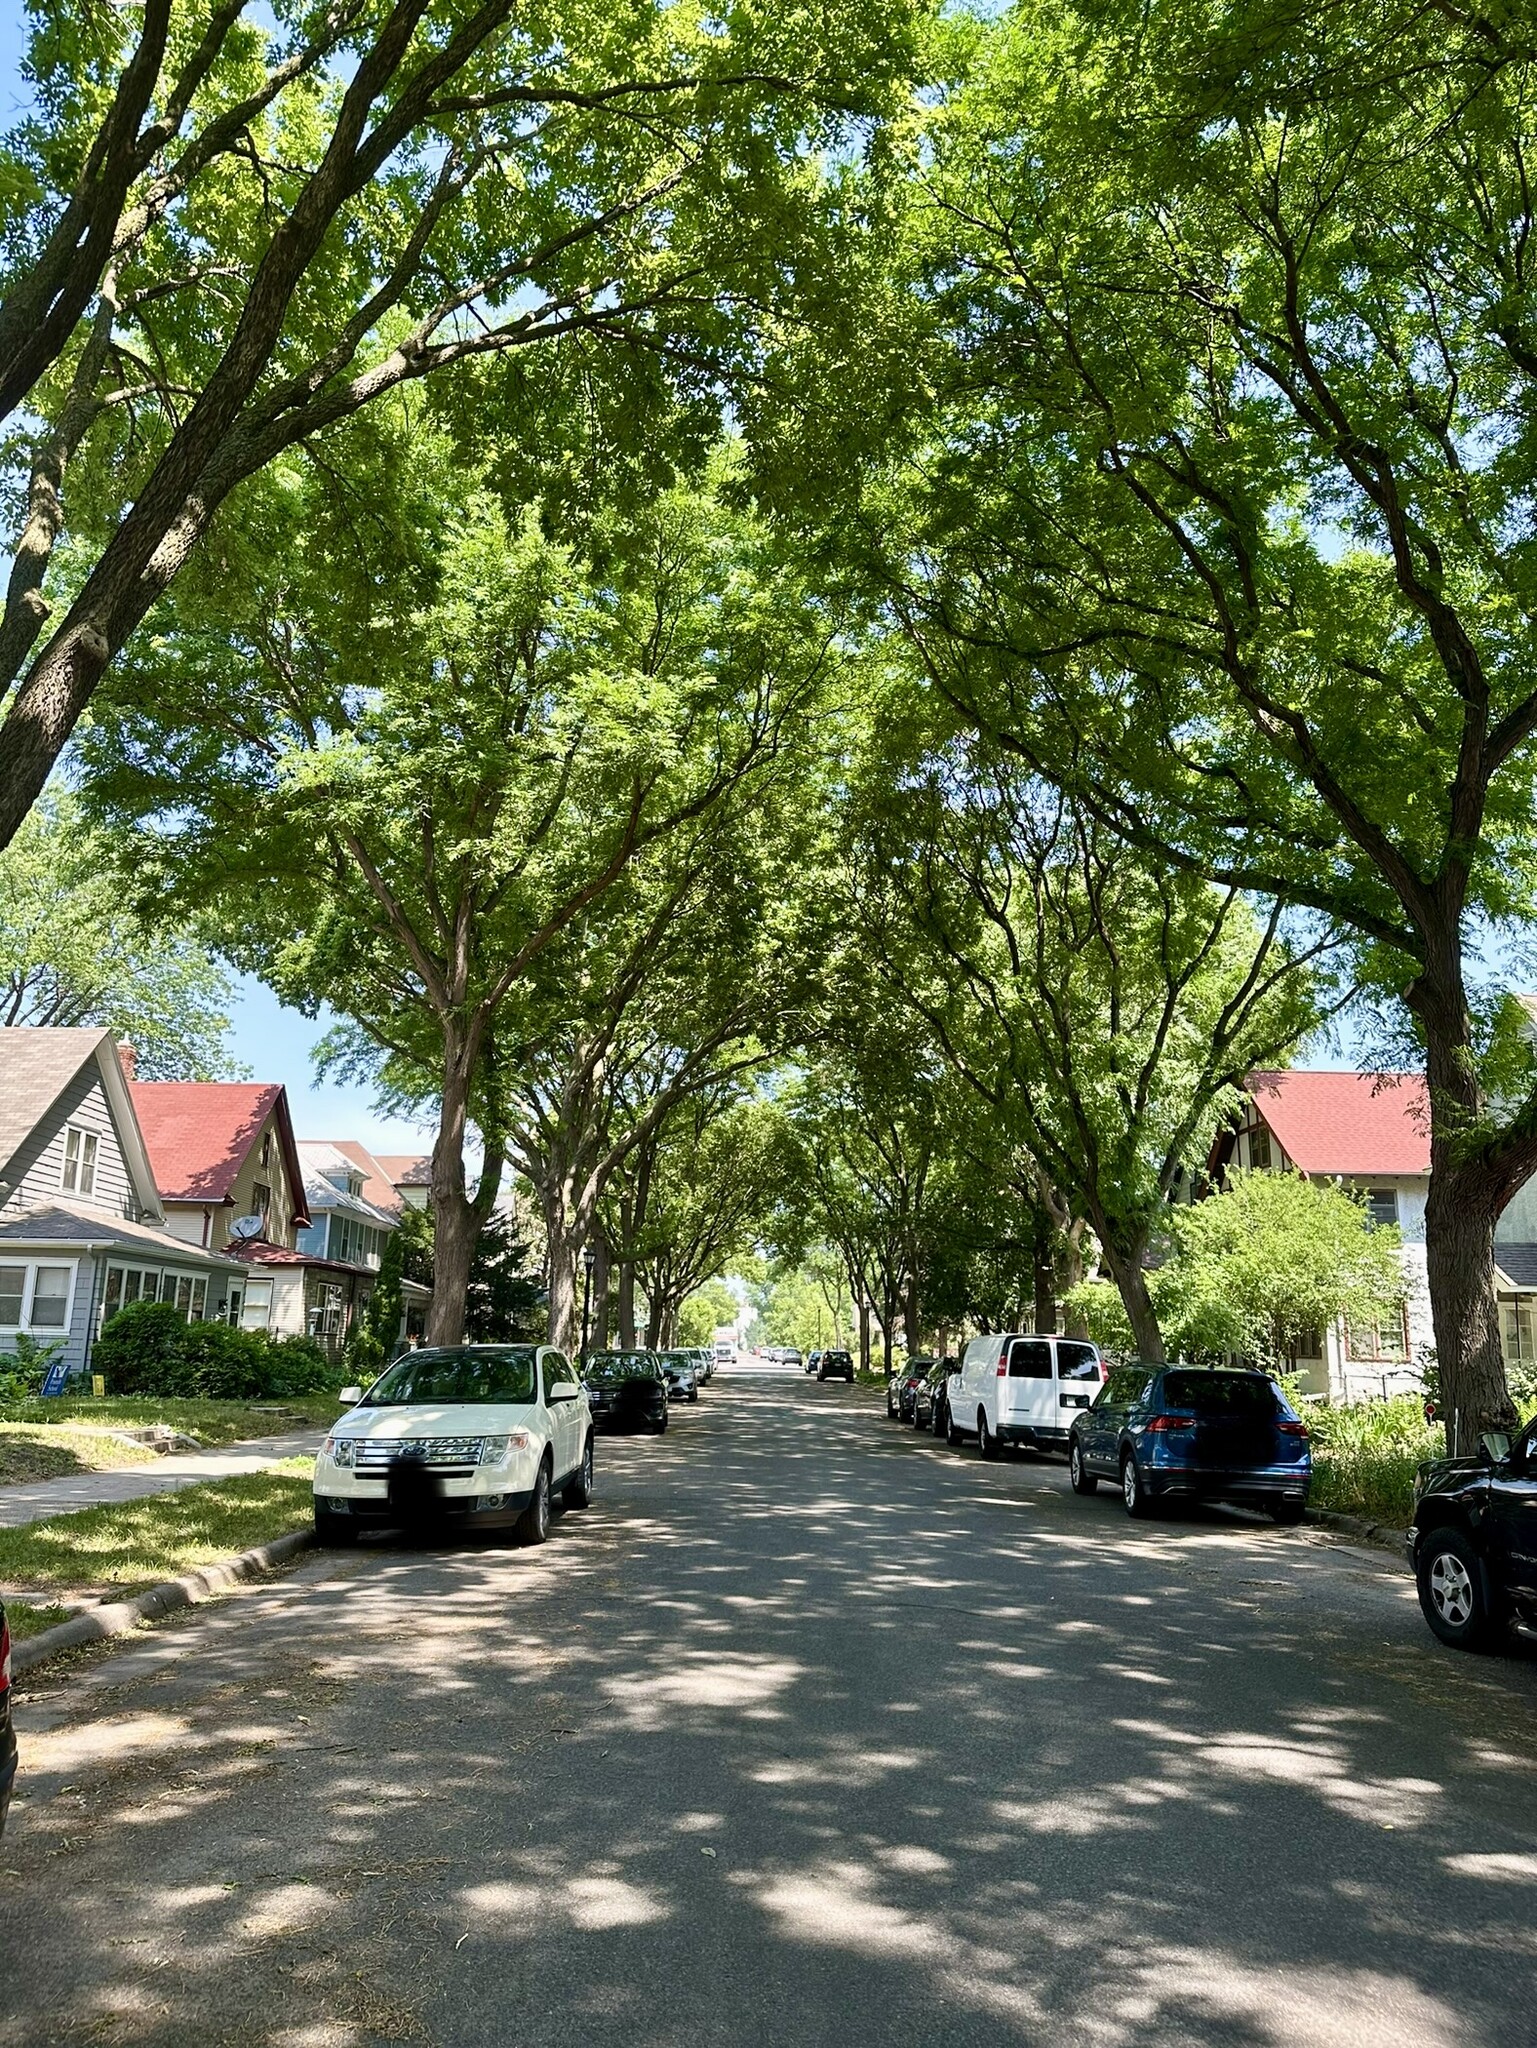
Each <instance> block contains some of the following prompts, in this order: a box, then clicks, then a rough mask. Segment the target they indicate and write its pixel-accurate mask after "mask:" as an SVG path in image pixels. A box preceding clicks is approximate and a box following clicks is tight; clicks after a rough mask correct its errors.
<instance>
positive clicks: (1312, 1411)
mask: <svg viewBox="0 0 1537 2048" xmlns="http://www.w3.org/2000/svg"><path fill="white" fill-rule="evenodd" d="M1305 1412H1306V1414H1307V1420H1308V1428H1309V1429H1310V1430H1311V1432H1312V1437H1313V1487H1312V1492H1311V1494H1310V1496H1309V1498H1310V1499H1311V1501H1312V1504H1313V1506H1314V1507H1315V1508H1334V1509H1336V1510H1338V1511H1339V1512H1340V1513H1342V1514H1348V1515H1365V1516H1367V1517H1368V1518H1370V1519H1373V1520H1378V1521H1386V1522H1401V1523H1402V1524H1403V1525H1404V1526H1405V1527H1406V1528H1407V1526H1408V1522H1409V1514H1410V1511H1411V1509H1412V1507H1413V1505H1414V1474H1415V1471H1416V1468H1417V1467H1418V1466H1419V1465H1421V1464H1422V1463H1423V1462H1424V1460H1425V1459H1426V1458H1439V1457H1443V1456H1444V1455H1445V1452H1446V1433H1445V1431H1444V1430H1443V1429H1442V1428H1441V1427H1440V1425H1439V1424H1432V1423H1428V1422H1427V1421H1426V1420H1425V1410H1424V1404H1423V1402H1422V1401H1421V1400H1420V1398H1419V1397H1418V1396H1416V1395H1412V1394H1400V1395H1397V1396H1395V1397H1394V1398H1393V1399H1392V1400H1388V1401H1350V1402H1345V1403H1342V1404H1341V1405H1340V1406H1339V1407H1337V1408H1335V1407H1330V1406H1328V1405H1327V1404H1320V1405H1318V1406H1316V1407H1315V1406H1309V1407H1308V1408H1307V1410H1306V1411H1305Z"/></svg>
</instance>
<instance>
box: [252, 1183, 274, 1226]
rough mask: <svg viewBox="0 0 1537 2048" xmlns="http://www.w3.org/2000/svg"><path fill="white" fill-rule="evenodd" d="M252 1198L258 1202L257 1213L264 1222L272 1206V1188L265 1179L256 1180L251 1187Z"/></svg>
mask: <svg viewBox="0 0 1537 2048" xmlns="http://www.w3.org/2000/svg"><path fill="white" fill-rule="evenodd" d="M251 1199H252V1201H253V1202H254V1203H255V1204H256V1213H257V1215H258V1216H260V1218H261V1220H262V1222H263V1224H265V1223H266V1221H267V1217H268V1215H269V1213H270V1211H271V1208H272V1190H271V1188H269V1187H268V1186H267V1185H266V1184H265V1182H263V1181H255V1182H253V1183H252V1187H251Z"/></svg>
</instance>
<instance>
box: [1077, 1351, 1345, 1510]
mask: <svg viewBox="0 0 1537 2048" xmlns="http://www.w3.org/2000/svg"><path fill="white" fill-rule="evenodd" d="M1067 1462H1068V1474H1069V1477H1070V1478H1071V1480H1072V1485H1073V1491H1074V1492H1075V1493H1093V1491H1094V1490H1095V1488H1096V1487H1097V1486H1098V1484H1099V1482H1100V1480H1101V1479H1102V1478H1104V1479H1112V1480H1118V1481H1119V1483H1120V1488H1121V1498H1122V1500H1123V1502H1124V1503H1125V1507H1126V1512H1127V1513H1128V1514H1129V1515H1146V1514H1149V1513H1151V1512H1152V1509H1153V1507H1154V1505H1155V1503H1157V1502H1158V1501H1160V1500H1163V1499H1167V1498H1170V1497H1171V1496H1175V1495H1178V1496H1181V1497H1183V1498H1184V1499H1187V1500H1211V1501H1217V1500H1221V1501H1229V1502H1232V1503H1234V1504H1236V1505H1238V1506H1243V1507H1263V1508H1267V1509H1268V1510H1269V1511H1270V1513H1271V1514H1272V1515H1273V1516H1274V1517H1275V1519H1276V1521H1278V1522H1300V1521H1301V1520H1302V1516H1303V1511H1304V1509H1305V1508H1306V1506H1307V1497H1308V1486H1309V1484H1310V1482H1311V1480H1312V1476H1313V1458H1312V1450H1311V1446H1310V1445H1309V1442H1308V1430H1307V1424H1306V1423H1305V1422H1304V1421H1303V1420H1302V1418H1301V1417H1300V1416H1299V1415H1298V1414H1297V1412H1296V1410H1295V1409H1294V1408H1293V1407H1292V1406H1291V1403H1290V1402H1289V1401H1288V1400H1287V1398H1286V1396H1285V1395H1284V1394H1283V1393H1282V1392H1281V1389H1280V1388H1279V1387H1278V1386H1277V1385H1276V1383H1275V1381H1274V1380H1272V1379H1270V1378H1269V1377H1268V1376H1267V1375H1266V1374H1265V1373H1262V1372H1238V1371H1231V1370H1229V1369H1227V1368H1226V1367H1222V1368H1216V1369H1206V1368H1203V1367H1200V1366H1189V1365H1178V1366H1146V1365H1131V1366H1117V1367H1116V1369H1115V1370H1114V1371H1113V1372H1112V1373H1111V1375H1110V1377H1109V1379H1108V1380H1106V1382H1105V1384H1104V1386H1103V1387H1102V1388H1101V1389H1100V1392H1099V1396H1098V1398H1097V1399H1096V1401H1095V1402H1094V1405H1093V1406H1092V1407H1091V1408H1088V1409H1086V1410H1085V1411H1084V1412H1083V1413H1082V1414H1080V1415H1078V1416H1077V1417H1076V1418H1075V1419H1074V1422H1073V1429H1072V1442H1071V1443H1070V1445H1069V1447H1068V1456H1067Z"/></svg>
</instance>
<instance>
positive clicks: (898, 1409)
mask: <svg viewBox="0 0 1537 2048" xmlns="http://www.w3.org/2000/svg"><path fill="white" fill-rule="evenodd" d="M901 1415H902V1375H901V1373H899V1372H895V1371H893V1372H889V1373H887V1375H886V1420H887V1421H888V1422H897V1421H899V1420H900V1419H901Z"/></svg>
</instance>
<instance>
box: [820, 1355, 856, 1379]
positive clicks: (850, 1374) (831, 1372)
mask: <svg viewBox="0 0 1537 2048" xmlns="http://www.w3.org/2000/svg"><path fill="white" fill-rule="evenodd" d="M817 1378H818V1379H819V1380H847V1381H849V1383H850V1384H851V1385H852V1383H853V1379H854V1361H853V1359H852V1358H851V1357H850V1356H849V1354H848V1352H846V1351H824V1352H823V1353H822V1355H821V1357H820V1358H819V1359H818V1360H817Z"/></svg>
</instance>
